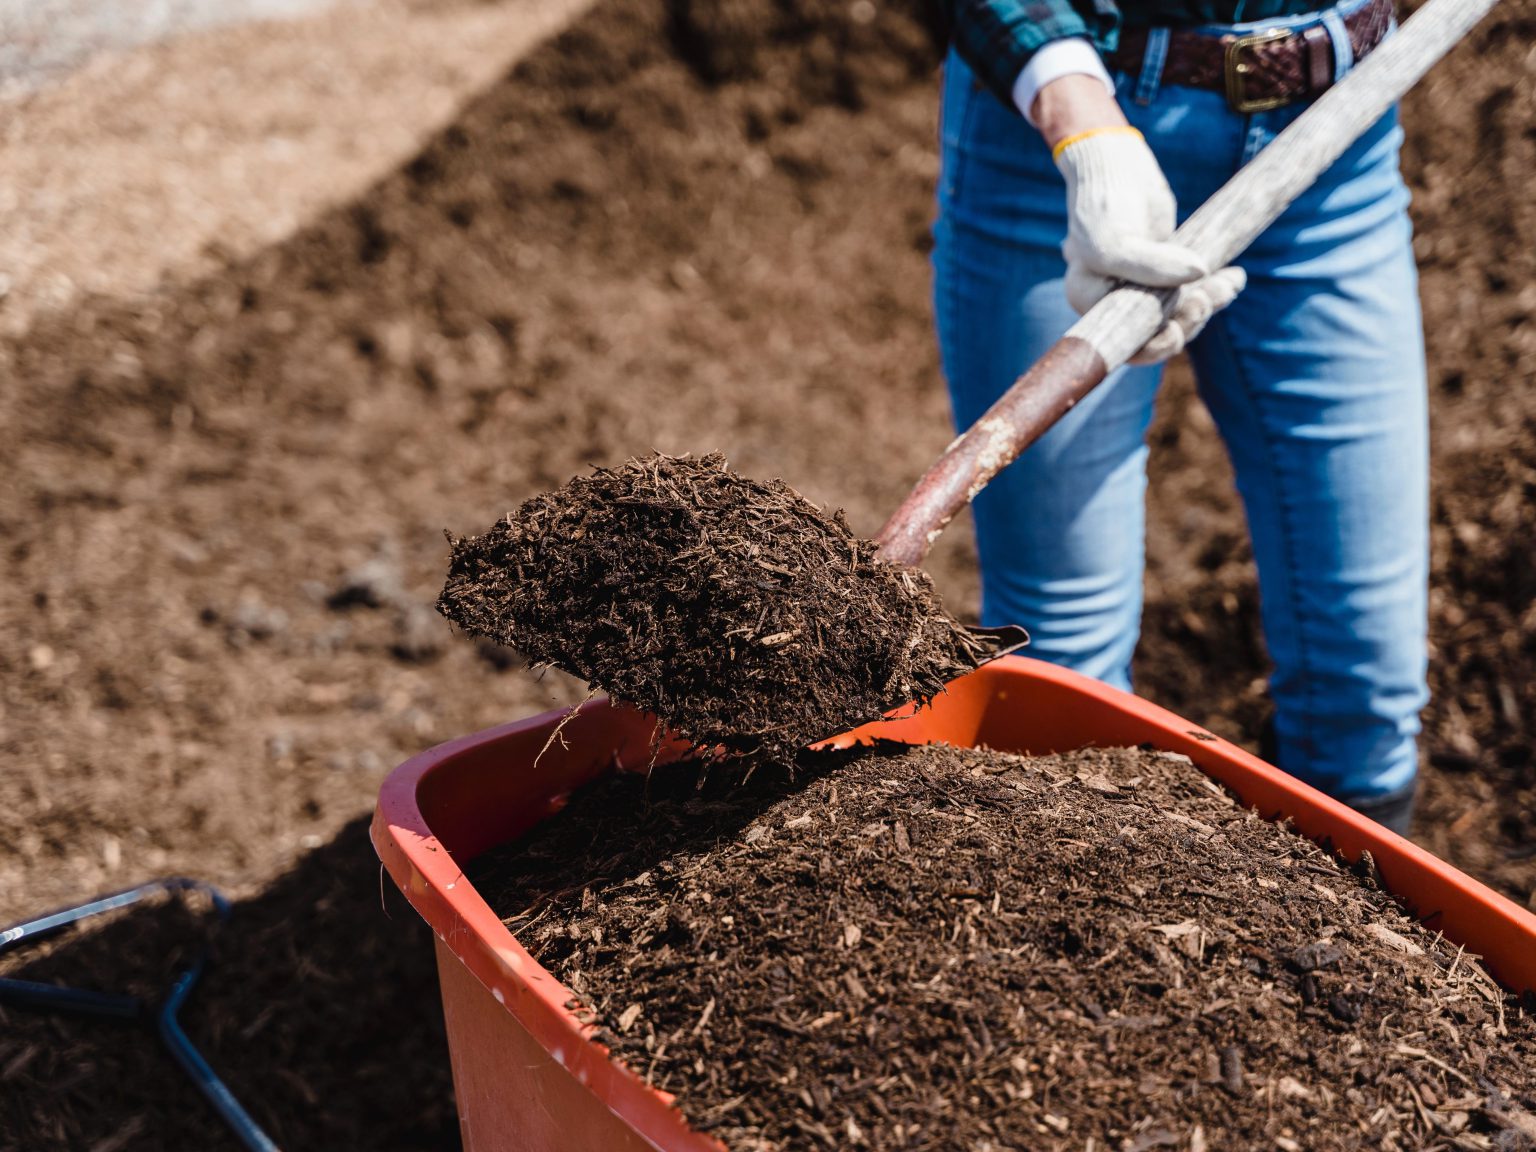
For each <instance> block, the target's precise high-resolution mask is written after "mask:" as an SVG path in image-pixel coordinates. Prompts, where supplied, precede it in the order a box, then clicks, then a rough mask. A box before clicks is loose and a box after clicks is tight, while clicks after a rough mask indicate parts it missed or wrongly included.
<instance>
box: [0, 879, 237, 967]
mask: <svg viewBox="0 0 1536 1152" xmlns="http://www.w3.org/2000/svg"><path fill="white" fill-rule="evenodd" d="M156 892H202V893H204V894H205V895H207V897H208V899H209V900H211V901H213V907H214V911H216V912H217V913H218V916H219V919H220V920H228V919H229V901H228V900H226V899H225V898H224V894H223V893H222V892H220V891H219V890H218V889H217V888H215V887H213V885H211V884H204V883H203V882H202V881H201V880H189V879H187V878H186V877H185V876H170V877H167V878H166V879H164V880H151V881H150V882H149V883H148V884H140V885H138V886H137V887H135V888H124V889H123V890H122V891H121V892H113V893H111V894H109V895H107V896H102V897H100V898H99V899H96V900H92V901H91V902H90V903H88V904H77V905H76V906H75V907H73V908H61V909H59V910H58V911H57V912H50V913H48V914H47V915H46V916H39V917H38V918H37V919H35V920H25V921H23V922H22V923H20V924H13V925H12V926H11V927H9V928H5V929H0V953H3V952H6V951H8V950H9V949H11V948H14V947H16V945H18V944H20V943H21V942H22V941H24V940H35V939H37V938H38V937H40V936H46V935H47V934H48V933H50V932H57V931H58V930H59V929H60V928H66V927H68V926H69V925H71V924H76V923H78V922H80V921H81V920H86V919H89V918H90V917H92V916H99V915H101V914H102V913H103V912H111V911H112V910H114V909H116V908H126V907H128V905H130V904H137V903H138V902H139V901H140V900H142V899H144V897H146V896H152V895H154V894H155V893H156Z"/></svg>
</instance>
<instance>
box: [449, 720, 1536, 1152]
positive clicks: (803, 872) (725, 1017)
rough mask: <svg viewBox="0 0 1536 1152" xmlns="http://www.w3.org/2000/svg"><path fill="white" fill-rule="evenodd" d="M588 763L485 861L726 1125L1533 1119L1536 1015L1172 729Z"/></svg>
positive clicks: (1374, 1129)
mask: <svg viewBox="0 0 1536 1152" xmlns="http://www.w3.org/2000/svg"><path fill="white" fill-rule="evenodd" d="M696 774H697V769H695V768H690V767H686V766H684V767H678V766H670V767H667V766H664V767H661V768H658V769H656V770H655V771H654V772H653V773H652V774H651V776H650V778H649V780H648V781H647V780H646V779H645V778H643V777H640V776H634V775H625V776H615V777H610V778H608V779H605V780H602V781H599V782H597V783H596V784H594V785H592V786H590V787H589V788H588V789H586V790H585V791H584V792H582V793H579V794H578V795H577V796H576V797H574V798H573V800H572V801H571V803H570V805H569V806H568V807H567V808H566V809H565V810H564V811H563V812H562V813H561V814H560V815H559V816H557V817H555V818H554V819H552V820H550V821H548V822H547V823H546V824H544V825H543V826H541V827H540V828H538V829H536V830H535V831H534V832H533V833H532V834H531V835H530V836H529V837H528V838H526V839H525V840H523V841H520V842H517V843H514V844H512V845H508V846H505V847H503V848H501V849H498V850H496V851H495V852H493V853H492V854H491V855H490V856H488V857H486V858H483V859H482V861H481V862H480V864H479V865H478V866H477V867H476V868H475V869H474V874H473V875H474V880H475V883H476V885H477V887H478V888H479V890H480V891H481V892H482V893H484V894H486V895H487V897H488V899H490V900H491V902H492V905H493V907H495V908H497V909H498V911H499V912H500V913H501V914H502V915H503V916H505V917H506V919H507V923H508V924H509V926H510V927H511V928H512V930H513V932H514V933H516V934H517V936H518V938H519V939H520V940H521V941H522V942H523V943H524V944H525V945H526V946H527V947H528V948H529V950H530V951H531V952H532V953H533V954H534V955H535V956H536V957H537V958H538V959H539V960H540V961H541V962H542V963H543V964H544V965H545V966H546V967H548V968H549V969H550V970H551V971H553V972H554V973H555V974H556V975H557V976H558V977H559V978H560V979H561V980H562V981H563V982H564V983H565V984H567V985H568V986H569V987H570V988H571V989H572V990H573V991H574V992H575V993H576V994H577V996H578V997H579V998H580V1000H581V1001H582V1002H583V1004H584V1005H586V1006H587V1008H585V1009H583V1010H584V1011H590V1013H591V1017H592V1019H593V1020H594V1022H595V1023H596V1024H597V1026H598V1028H599V1029H600V1036H601V1039H602V1040H603V1042H604V1043H606V1044H608V1045H611V1047H612V1048H613V1050H614V1052H615V1054H616V1055H617V1056H618V1057H619V1058H620V1059H621V1060H623V1061H624V1062H626V1063H627V1064H629V1065H630V1066H631V1067H632V1068H634V1069H636V1070H637V1071H638V1072H640V1073H642V1074H644V1075H645V1076H647V1077H648V1078H649V1079H650V1080H651V1081H652V1083H654V1084H655V1085H657V1086H658V1087H660V1088H662V1089H664V1090H666V1091H668V1092H672V1093H675V1094H676V1095H677V1096H678V1103H679V1106H680V1107H681V1108H682V1109H683V1111H684V1112H685V1113H686V1114H687V1116H688V1118H689V1120H690V1122H691V1123H692V1124H693V1125H694V1126H695V1127H697V1128H701V1129H704V1130H706V1131H709V1132H711V1133H714V1134H715V1135H717V1136H718V1137H719V1138H720V1139H722V1140H723V1141H725V1143H726V1144H727V1145H728V1146H729V1147H731V1148H733V1149H750V1150H767V1149H789V1148H871V1149H965V1150H966V1152H977V1150H982V1149H990V1150H993V1152H1002V1150H1004V1149H1025V1148H1028V1149H1039V1148H1061V1149H1067V1148H1071V1149H1074V1150H1081V1149H1097V1150H1109V1149H1115V1150H1122V1149H1124V1150H1133V1152H1142V1150H1146V1149H1152V1148H1181V1149H1200V1148H1206V1149H1223V1148H1276V1149H1285V1150H1296V1149H1302V1148H1305V1149H1308V1150H1313V1152H1316V1150H1329V1149H1338V1150H1344V1149H1351V1150H1352V1149H1359V1148H1381V1149H1397V1148H1409V1147H1413V1148H1418V1147H1437V1148H1466V1149H1516V1148H1530V1147H1536V1021H1533V1020H1532V1018H1531V1016H1530V1015H1529V1009H1530V1007H1531V1006H1530V1005H1527V1006H1526V1008H1525V1009H1524V1010H1522V1008H1521V1006H1520V1005H1519V1004H1518V1003H1516V1002H1514V1001H1513V1000H1512V999H1510V998H1508V997H1506V996H1505V995H1504V994H1502V993H1501V992H1500V991H1499V990H1498V988H1497V987H1496V985H1495V984H1494V983H1493V982H1492V981H1491V980H1490V978H1489V977H1488V976H1487V975H1486V974H1485V973H1484V972H1483V971H1482V970H1481V969H1480V968H1479V966H1478V964H1477V962H1476V961H1475V959H1473V958H1472V957H1469V956H1466V955H1463V954H1461V953H1460V952H1459V951H1458V950H1457V949H1456V948H1453V947H1451V946H1449V945H1448V944H1446V943H1445V942H1443V941H1442V940H1440V939H1439V938H1438V937H1437V936H1435V935H1434V934H1433V933H1431V932H1429V931H1427V930H1426V929H1424V928H1422V927H1421V926H1419V925H1418V924H1417V923H1415V922H1414V921H1412V920H1410V919H1409V918H1408V917H1406V916H1405V915H1404V914H1403V913H1402V912H1401V911H1400V910H1399V909H1398V908H1397V907H1396V906H1395V905H1394V904H1393V903H1392V902H1391V900H1390V899H1389V898H1388V897H1387V896H1385V895H1384V894H1383V893H1382V892H1381V891H1380V890H1379V889H1378V888H1377V887H1376V886H1375V884H1374V881H1373V879H1372V877H1371V875H1370V874H1369V868H1368V867H1367V868H1366V869H1364V870H1356V873H1355V874H1352V873H1351V872H1350V871H1346V870H1344V869H1343V868H1342V867H1341V866H1339V865H1338V864H1336V863H1335V862H1334V861H1333V860H1332V859H1331V858H1330V857H1329V856H1328V855H1326V854H1325V853H1324V852H1323V851H1322V850H1321V849H1319V848H1317V847H1316V846H1314V845H1313V844H1311V843H1310V842H1308V841H1306V840H1303V839H1301V838H1300V837H1297V836H1295V835H1293V834H1291V833H1290V832H1288V831H1286V830H1283V829H1281V828H1279V827H1277V826H1274V825H1271V824H1268V823H1266V822H1264V821H1262V820H1260V819H1258V818H1257V817H1256V816H1254V815H1252V814H1250V813H1248V812H1245V811H1244V810H1242V809H1241V808H1239V807H1238V806H1237V805H1235V804H1234V803H1233V802H1232V800H1231V799H1230V798H1229V797H1228V795H1226V794H1225V793H1224V792H1222V791H1221V790H1220V789H1219V788H1217V787H1216V786H1215V785H1213V784H1211V783H1210V782H1209V781H1207V780H1206V779H1205V778H1204V777H1203V776H1202V775H1201V774H1200V773H1199V772H1198V771H1195V770H1194V769H1193V768H1192V767H1191V766H1190V765H1189V763H1188V761H1187V760H1185V759H1184V758H1183V757H1180V756H1176V755H1172V754H1167V753H1157V752H1145V751H1142V752H1138V751H1132V750H1109V751H1104V750H1098V751H1086V752H1080V753H1076V754H1073V755H1070V756H1052V757H1046V758H1041V759H1023V758H1018V757H1014V756H1009V755H1002V754H995V753H988V752H975V751H963V750H957V749H953V748H947V747H923V748H913V749H906V748H902V747H900V746H893V745H885V746H877V747H876V748H873V749H860V750H854V751H849V752H839V753H826V754H823V755H821V756H820V757H813V758H803V759H802V762H801V765H800V768H799V769H798V771H797V773H794V774H791V773H788V772H786V771H785V770H783V769H779V768H762V769H759V770H758V771H757V772H756V773H755V774H753V775H752V776H751V778H750V779H749V780H747V782H746V783H745V785H742V784H741V783H740V781H739V780H733V779H727V778H726V777H727V776H729V775H732V773H723V772H720V771H719V770H718V769H716V770H715V771H713V772H712V773H711V776H710V779H709V780H708V781H707V782H705V783H704V784H703V785H702V787H700V785H699V784H698V782H697V780H696Z"/></svg>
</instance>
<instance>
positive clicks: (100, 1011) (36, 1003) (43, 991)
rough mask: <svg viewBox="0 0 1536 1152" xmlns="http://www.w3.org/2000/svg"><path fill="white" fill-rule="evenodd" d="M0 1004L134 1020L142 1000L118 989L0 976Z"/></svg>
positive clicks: (140, 1010) (141, 1010) (142, 1013)
mask: <svg viewBox="0 0 1536 1152" xmlns="http://www.w3.org/2000/svg"><path fill="white" fill-rule="evenodd" d="M0 1004H7V1005H11V1006H13V1007H16V1008H30V1009H32V1010H33V1011H34V1012H77V1013H79V1014H81V1015H83V1016H111V1017H114V1018H115V1019H118V1020H137V1019H138V1018H139V1017H141V1016H143V1015H144V1001H142V1000H140V999H139V998H138V997H137V996H124V995H122V994H121V993H118V992H95V991H92V990H91V989H89V988H64V987H61V986H60V985H58V984H42V983H39V982H38V981H36V980H8V979H7V980H0Z"/></svg>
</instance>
